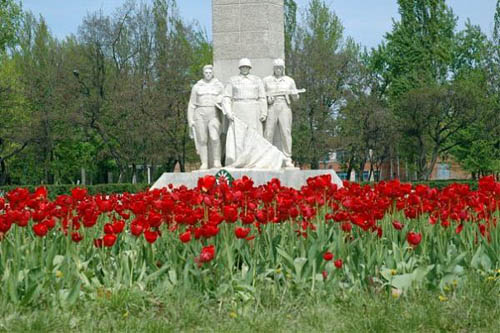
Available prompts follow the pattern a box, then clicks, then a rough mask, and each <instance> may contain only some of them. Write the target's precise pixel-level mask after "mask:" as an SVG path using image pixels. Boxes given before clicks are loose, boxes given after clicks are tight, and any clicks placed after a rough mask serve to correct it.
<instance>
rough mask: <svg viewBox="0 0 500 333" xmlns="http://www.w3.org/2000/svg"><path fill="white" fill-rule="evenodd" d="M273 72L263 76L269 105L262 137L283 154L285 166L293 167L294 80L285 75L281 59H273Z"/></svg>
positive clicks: (295, 98) (297, 94)
mask: <svg viewBox="0 0 500 333" xmlns="http://www.w3.org/2000/svg"><path fill="white" fill-rule="evenodd" d="M273 68H274V73H273V75H270V76H268V77H266V78H264V87H265V89H266V95H267V103H268V105H269V109H268V116H267V121H266V126H265V130H264V137H265V138H266V139H267V140H268V141H269V142H270V143H272V144H274V145H275V146H277V147H278V148H279V149H280V150H281V151H282V153H283V155H285V161H284V163H285V167H287V168H293V167H294V165H293V163H292V110H291V109H290V104H291V99H293V100H294V101H296V100H298V99H299V93H302V92H304V91H305V90H297V87H296V85H295V81H294V80H293V79H292V78H291V77H289V76H286V75H285V62H284V61H283V59H276V60H275V61H274V66H273Z"/></svg>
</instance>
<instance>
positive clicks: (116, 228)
mask: <svg viewBox="0 0 500 333" xmlns="http://www.w3.org/2000/svg"><path fill="white" fill-rule="evenodd" d="M123 229H125V221H115V223H113V233H115V234H119V233H121V232H123Z"/></svg>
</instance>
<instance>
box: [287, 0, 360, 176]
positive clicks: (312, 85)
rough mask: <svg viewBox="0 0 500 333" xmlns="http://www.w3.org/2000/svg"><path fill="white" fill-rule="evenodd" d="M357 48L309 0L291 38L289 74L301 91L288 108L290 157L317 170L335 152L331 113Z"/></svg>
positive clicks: (315, 0) (334, 19)
mask: <svg viewBox="0 0 500 333" xmlns="http://www.w3.org/2000/svg"><path fill="white" fill-rule="evenodd" d="M357 51H358V48H357V46H356V45H355V44H354V43H353V42H352V41H350V40H345V39H344V36H343V26H342V24H341V22H340V19H339V18H338V16H337V15H336V14H335V12H334V11H333V10H331V8H329V7H328V5H327V4H326V3H325V2H324V1H321V0H311V2H310V3H309V6H308V8H307V10H306V12H305V17H304V21H303V22H301V24H300V25H299V26H298V27H297V33H296V36H295V38H294V41H293V49H292V55H291V57H292V63H293V67H292V68H291V75H292V76H293V77H294V78H295V80H296V81H297V84H298V85H299V86H303V87H307V93H306V94H305V95H304V96H303V98H302V99H301V100H300V101H299V103H298V105H297V106H296V107H295V108H294V123H293V127H294V130H293V139H294V148H293V151H294V152H293V155H294V159H295V160H296V161H297V162H298V163H299V164H300V165H305V164H307V165H309V166H310V167H311V168H314V169H316V168H318V167H319V163H320V161H323V160H325V159H326V158H328V155H329V154H330V153H331V152H333V151H334V150H335V143H334V134H335V126H336V125H335V114H336V113H337V112H338V108H339V106H340V104H341V103H342V100H343V93H344V90H345V87H346V86H347V85H348V81H349V72H350V71H351V69H352V68H351V67H352V65H353V63H354V59H355V57H356V52H357Z"/></svg>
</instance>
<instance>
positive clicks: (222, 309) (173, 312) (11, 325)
mask: <svg viewBox="0 0 500 333" xmlns="http://www.w3.org/2000/svg"><path fill="white" fill-rule="evenodd" d="M270 290H271V289H270ZM87 296H88V297H87V300H85V301H79V302H77V303H76V305H74V306H71V307H66V306H58V305H55V304H50V305H49V304H43V303H40V304H39V305H37V306H36V307H30V308H23V307H15V306H13V305H11V304H10V303H8V302H6V301H4V300H2V302H1V303H0V331H5V332H28V331H36V332H45V331H50V332H55V331H58V332H70V331H78V332H80V331H83V332H138V331H140V332H163V331H164V332H179V331H186V332H256V331H258V332H498V331H499V325H500V279H499V278H498V277H497V278H496V279H494V278H491V277H490V278H489V279H488V277H483V276H479V275H473V276H469V278H468V279H466V280H465V283H464V284H463V285H461V286H460V287H458V288H457V289H456V290H448V291H440V290H434V291H429V290H428V289H425V290H415V289H414V290H413V291H412V292H410V293H409V294H408V295H403V296H401V297H399V298H395V297H393V296H392V295H391V293H390V292H388V291H381V292H377V293H375V292H373V291H364V292H352V293H350V292H347V291H338V292H337V293H335V294H329V295H326V294H321V292H316V293H315V294H313V295H311V294H309V293H308V292H307V291H289V292H285V293H284V294H281V295H272V294H271V293H267V292H266V291H265V290H264V291H262V290H261V291H258V292H257V293H255V297H252V298H250V299H247V300H244V299H243V298H242V297H240V295H236V294H235V295H234V296H232V297H228V296H226V297H223V298H219V299H217V298H215V297H214V298H213V299H207V298H206V297H205V298H204V297H203V296H202V295H201V294H193V293H190V292H189V291H187V292H184V291H182V292H181V291H180V290H178V291H174V292H169V293H167V292H164V293H160V292H155V293H154V294H153V293H151V292H142V291H139V290H138V289H137V290H121V291H116V292H106V291H102V292H98V293H96V294H95V295H87ZM440 296H441V297H440Z"/></svg>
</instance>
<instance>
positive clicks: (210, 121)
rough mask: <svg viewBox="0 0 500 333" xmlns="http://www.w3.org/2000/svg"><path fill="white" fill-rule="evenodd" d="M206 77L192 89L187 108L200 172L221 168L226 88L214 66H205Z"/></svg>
mask: <svg viewBox="0 0 500 333" xmlns="http://www.w3.org/2000/svg"><path fill="white" fill-rule="evenodd" d="M203 76H204V77H203V79H202V80H200V81H198V82H197V83H196V84H195V85H194V86H193V89H192V91H191V97H190V99H189V106H188V125H189V128H190V135H191V138H192V139H194V142H195V146H196V151H197V153H198V155H200V159H201V167H200V170H205V169H208V168H209V167H213V168H221V167H222V165H221V143H220V134H221V127H222V126H221V120H222V114H221V113H222V111H221V108H222V106H221V103H222V96H223V92H224V86H223V85H222V83H221V82H220V81H219V80H217V79H216V78H214V74H213V66H212V65H206V66H205V67H203Z"/></svg>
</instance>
